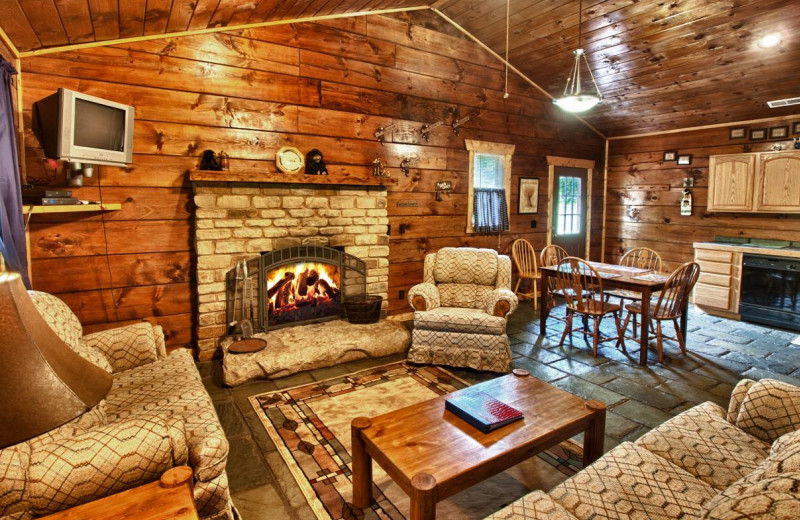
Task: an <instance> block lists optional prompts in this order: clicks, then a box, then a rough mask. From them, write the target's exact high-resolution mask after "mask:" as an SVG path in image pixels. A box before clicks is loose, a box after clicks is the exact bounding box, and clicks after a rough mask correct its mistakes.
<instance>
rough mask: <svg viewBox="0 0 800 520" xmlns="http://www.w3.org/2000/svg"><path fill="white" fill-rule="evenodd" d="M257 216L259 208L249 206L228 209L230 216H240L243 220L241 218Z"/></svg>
mask: <svg viewBox="0 0 800 520" xmlns="http://www.w3.org/2000/svg"><path fill="white" fill-rule="evenodd" d="M257 216H258V210H257V209H252V208H248V209H229V210H228V218H238V219H240V220H241V219H244V218H253V217H257Z"/></svg>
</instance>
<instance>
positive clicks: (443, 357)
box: [408, 247, 518, 372]
mask: <svg viewBox="0 0 800 520" xmlns="http://www.w3.org/2000/svg"><path fill="white" fill-rule="evenodd" d="M423 279H424V282H423V283H421V284H417V285H415V286H414V287H412V288H411V290H409V292H408V300H409V303H411V306H412V308H413V307H414V304H413V299H414V297H416V296H421V297H422V298H423V299H424V300H425V303H426V309H425V310H421V309H415V311H416V312H415V313H414V331H413V333H412V336H411V349H410V350H409V353H408V359H409V361H412V362H414V363H435V364H442V365H449V366H459V367H470V368H474V369H476V370H491V371H494V372H508V371H509V369H510V363H511V349H510V348H509V344H508V336H507V335H506V318H507V317H508V315H509V314H511V313H512V312H514V310H516V308H517V303H518V302H517V297H516V295H515V294H514V293H513V292H512V291H511V290H510V289H511V259H510V258H509V257H508V256H504V255H498V254H497V251H494V250H492V249H475V248H470V247H445V248H442V249H440V250H439V251H438V252H436V253H431V254H429V255H426V257H425V266H424V273H423ZM500 301H506V302H507V303H508V306H509V311H508V312H507V313H506V315H505V316H494V309H495V305H496V304H497V303H498V302H500Z"/></svg>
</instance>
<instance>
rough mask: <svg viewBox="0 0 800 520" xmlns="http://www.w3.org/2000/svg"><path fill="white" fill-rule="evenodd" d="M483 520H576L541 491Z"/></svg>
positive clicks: (532, 493) (526, 496)
mask: <svg viewBox="0 0 800 520" xmlns="http://www.w3.org/2000/svg"><path fill="white" fill-rule="evenodd" d="M484 520H576V519H575V517H574V516H572V515H571V514H570V512H569V511H567V510H566V509H564V506H562V505H561V504H559V503H558V502H556V501H555V500H553V499H552V498H550V495H548V494H547V493H544V492H542V491H533V492H531V493H528V494H527V495H525V496H524V497H522V498H520V499H519V500H517V501H516V502H513V503H512V504H510V505H509V506H508V507H504V508H503V509H501V510H500V511H498V512H496V513H494V514H493V515H490V516H487V517H486V518H485V519H484Z"/></svg>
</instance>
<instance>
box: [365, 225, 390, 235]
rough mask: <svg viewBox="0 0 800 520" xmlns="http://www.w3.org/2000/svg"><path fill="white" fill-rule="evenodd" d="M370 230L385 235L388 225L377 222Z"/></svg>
mask: <svg viewBox="0 0 800 520" xmlns="http://www.w3.org/2000/svg"><path fill="white" fill-rule="evenodd" d="M368 231H369V232H370V233H376V234H379V235H385V234H386V225H384V224H375V225H372V226H370V227H369V230H368Z"/></svg>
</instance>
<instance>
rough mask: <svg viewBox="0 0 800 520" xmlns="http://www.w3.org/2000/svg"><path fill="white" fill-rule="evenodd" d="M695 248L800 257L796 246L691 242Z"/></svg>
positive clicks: (799, 251) (799, 250)
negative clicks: (776, 246)
mask: <svg viewBox="0 0 800 520" xmlns="http://www.w3.org/2000/svg"><path fill="white" fill-rule="evenodd" d="M692 245H693V246H694V248H695V249H711V250H714V251H731V252H734V253H748V254H753V255H764V256H785V257H789V258H800V249H797V248H790V247H785V248H772V247H763V246H751V245H748V244H726V243H723V242H695V243H694V244H692Z"/></svg>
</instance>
